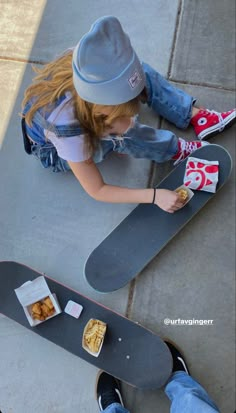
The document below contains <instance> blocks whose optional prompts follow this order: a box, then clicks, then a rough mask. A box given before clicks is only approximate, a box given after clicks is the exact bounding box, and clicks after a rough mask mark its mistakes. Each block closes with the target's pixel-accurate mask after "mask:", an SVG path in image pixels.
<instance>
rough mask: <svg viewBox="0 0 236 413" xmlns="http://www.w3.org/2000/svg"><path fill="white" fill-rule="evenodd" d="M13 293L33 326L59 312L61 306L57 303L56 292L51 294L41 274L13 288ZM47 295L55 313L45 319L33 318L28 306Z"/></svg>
mask: <svg viewBox="0 0 236 413" xmlns="http://www.w3.org/2000/svg"><path fill="white" fill-rule="evenodd" d="M15 293H16V295H17V298H18V300H19V302H20V303H21V305H22V307H23V310H24V312H25V315H26V317H27V320H28V321H29V323H30V325H31V327H35V326H37V325H38V324H41V323H44V321H47V320H49V319H50V318H52V317H55V316H56V315H58V314H60V313H61V308H60V305H59V303H58V300H57V297H56V294H52V293H51V291H50V289H49V288H48V285H47V282H46V280H45V278H44V277H43V276H40V277H38V278H36V279H35V280H33V281H27V282H25V283H24V284H22V285H21V286H20V287H19V288H16V289H15ZM46 297H49V298H50V300H51V301H52V303H53V306H54V308H55V313H54V314H53V315H51V316H49V317H47V318H46V319H45V320H43V321H41V320H35V319H33V318H32V316H31V312H30V306H31V305H32V304H34V303H36V302H38V301H41V300H43V299H44V298H46Z"/></svg>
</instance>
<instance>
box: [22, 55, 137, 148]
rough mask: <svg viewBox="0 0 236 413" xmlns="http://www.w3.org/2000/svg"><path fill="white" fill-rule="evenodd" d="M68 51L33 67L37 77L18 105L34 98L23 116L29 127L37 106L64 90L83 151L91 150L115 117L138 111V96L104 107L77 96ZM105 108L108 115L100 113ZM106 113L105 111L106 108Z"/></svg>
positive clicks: (50, 102)
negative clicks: (80, 131) (81, 136)
mask: <svg viewBox="0 0 236 413" xmlns="http://www.w3.org/2000/svg"><path fill="white" fill-rule="evenodd" d="M72 53H73V52H72V50H70V51H69V52H67V53H66V54H64V55H62V56H60V57H59V58H57V59H56V60H54V61H52V62H50V63H48V64H45V65H44V66H43V68H38V67H33V70H34V71H35V72H36V73H37V76H35V78H34V79H33V83H32V84H31V85H30V86H29V87H28V88H27V89H26V91H25V95H24V100H23V102H22V107H23V108H24V107H25V105H26V104H27V102H29V101H30V100H31V99H34V103H33V105H32V106H31V108H30V109H29V111H28V112H27V113H26V115H25V121H26V123H27V124H28V125H29V126H32V119H33V116H34V114H35V112H36V111H37V110H38V109H40V108H45V109H46V108H47V109H50V105H53V104H54V102H55V101H56V100H57V99H59V98H60V97H62V96H63V95H64V94H65V93H66V92H70V93H71V95H72V100H73V105H74V110H75V115H76V117H77V119H78V121H79V124H80V126H81V127H82V129H83V130H84V134H85V142H86V146H87V148H86V149H87V150H88V151H89V152H91V153H93V152H94V151H95V149H96V148H97V145H98V142H99V138H101V137H102V136H103V134H104V133H105V130H106V129H107V128H108V127H109V126H111V125H112V123H113V122H114V120H115V119H117V118H120V117H124V116H128V117H132V116H134V115H136V114H137V113H138V111H139V97H136V98H135V99H133V100H131V101H129V102H126V103H123V104H120V105H114V106H104V105H97V104H93V103H89V102H86V101H84V100H83V99H81V98H80V96H79V95H78V94H77V92H76V90H75V88H74V85H73V76H72V75H73V74H72ZM107 108H109V114H108V115H103V114H101V112H102V111H103V110H104V109H107ZM106 112H107V111H106Z"/></svg>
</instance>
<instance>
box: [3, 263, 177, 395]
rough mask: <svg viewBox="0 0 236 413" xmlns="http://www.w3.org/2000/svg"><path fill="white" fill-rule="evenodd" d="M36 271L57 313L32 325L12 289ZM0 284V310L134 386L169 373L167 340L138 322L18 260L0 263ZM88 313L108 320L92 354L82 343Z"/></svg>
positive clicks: (157, 381) (152, 384)
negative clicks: (70, 308) (75, 310)
mask: <svg viewBox="0 0 236 413" xmlns="http://www.w3.org/2000/svg"><path fill="white" fill-rule="evenodd" d="M40 275H44V277H45V279H46V281H47V284H48V286H49V289H50V290H51V292H52V293H55V294H56V296H57V299H58V302H59V304H60V306H61V309H62V313H61V314H59V315H56V316H55V317H53V318H51V319H49V320H46V321H45V322H43V323H42V324H39V325H38V326H35V327H31V326H30V324H29V322H28V320H27V318H26V316H25V313H24V311H23V307H22V306H21V304H20V302H19V301H18V299H17V296H16V294H15V291H14V290H15V289H16V288H18V287H20V286H21V285H22V284H23V283H24V282H26V281H28V280H30V281H32V280H33V279H35V278H37V277H39V276H40ZM0 283H1V289H0V313H2V314H4V315H5V316H6V317H9V318H10V319H12V320H15V321H16V322H17V323H19V324H21V325H22V326H24V327H26V328H28V329H29V330H31V331H32V332H33V333H36V334H38V335H40V336H41V337H43V338H46V339H47V340H49V341H51V342H53V343H55V344H57V345H58V346H60V347H63V348H64V349H65V350H67V351H69V352H71V353H73V354H75V355H76V356H78V357H80V358H82V359H83V360H85V361H87V362H89V363H91V364H93V365H94V366H96V367H98V368H100V369H102V370H105V371H106V372H107V373H109V374H111V375H113V376H115V377H117V378H119V379H120V380H122V381H125V382H127V383H129V384H131V385H133V386H135V387H138V388H142V389H145V388H159V387H162V386H163V385H164V384H165V383H166V382H167V380H168V378H169V377H170V375H171V371H172V356H171V353H170V351H169V349H168V347H167V345H166V344H165V343H164V341H163V340H161V338H160V337H158V336H157V335H156V334H154V333H153V332H152V331H150V330H148V329H146V328H144V327H143V326H141V325H140V324H138V323H135V322H133V321H131V320H128V319H127V318H125V317H123V316H122V315H120V314H118V313H115V312H114V311H112V310H110V309H109V308H107V307H104V306H103V305H101V304H99V303H97V302H95V301H93V300H90V299H89V298H88V297H85V296H83V295H81V294H80V293H79V292H78V291H74V290H72V289H70V288H68V287H66V286H64V285H63V284H60V283H58V282H57V281H55V280H54V279H52V278H49V277H47V276H46V275H45V274H40V273H38V272H37V271H35V270H33V269H31V268H29V267H27V266H25V265H22V264H19V263H17V262H12V261H2V262H0ZM69 300H72V301H75V302H77V303H78V304H81V305H82V306H83V311H82V313H81V315H80V317H79V319H76V318H74V317H72V316H70V315H68V314H66V313H65V312H64V311H63V310H64V308H65V306H66V304H67V302H68V301H69ZM90 318H97V319H99V320H102V321H104V322H105V323H107V332H106V335H105V339H104V343H103V346H102V349H101V353H100V354H99V356H98V357H97V358H96V357H94V356H92V355H90V354H89V353H88V352H86V351H85V350H84V349H83V348H82V336H83V330H84V327H85V325H86V324H87V322H88V320H89V319H90Z"/></svg>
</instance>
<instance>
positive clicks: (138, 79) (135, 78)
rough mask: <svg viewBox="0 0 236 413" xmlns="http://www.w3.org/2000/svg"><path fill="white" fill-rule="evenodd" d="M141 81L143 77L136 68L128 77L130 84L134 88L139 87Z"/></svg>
mask: <svg viewBox="0 0 236 413" xmlns="http://www.w3.org/2000/svg"><path fill="white" fill-rule="evenodd" d="M141 81H142V77H141V76H140V74H139V72H138V71H137V70H135V72H134V73H133V74H132V76H131V77H130V78H129V79H128V82H129V84H130V86H131V87H132V89H134V88H135V87H137V86H138V85H139V83H140V82H141Z"/></svg>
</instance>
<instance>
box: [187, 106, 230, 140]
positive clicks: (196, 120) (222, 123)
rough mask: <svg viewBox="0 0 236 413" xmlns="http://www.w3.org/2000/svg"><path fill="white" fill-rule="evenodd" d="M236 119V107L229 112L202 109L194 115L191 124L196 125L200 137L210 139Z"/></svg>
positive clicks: (195, 128)
mask: <svg viewBox="0 0 236 413" xmlns="http://www.w3.org/2000/svg"><path fill="white" fill-rule="evenodd" d="M235 121H236V109H232V110H230V111H228V112H222V113H219V112H215V111H214V110H208V109H200V111H199V112H198V113H197V114H196V115H195V116H193V117H192V119H191V122H190V123H191V124H192V125H193V127H194V130H195V133H196V135H197V137H198V139H200V140H202V139H208V138H210V137H212V136H214V135H216V134H217V133H220V132H222V131H223V130H224V129H225V128H228V127H230V126H231V125H232V124H233V123H234V122H235Z"/></svg>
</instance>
